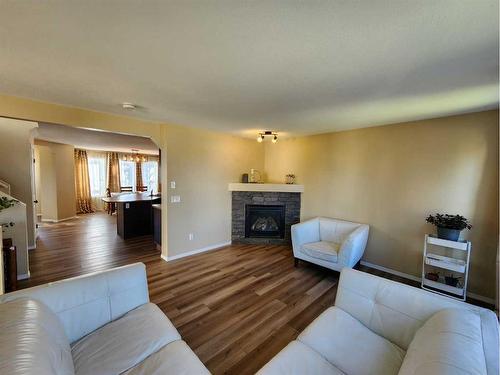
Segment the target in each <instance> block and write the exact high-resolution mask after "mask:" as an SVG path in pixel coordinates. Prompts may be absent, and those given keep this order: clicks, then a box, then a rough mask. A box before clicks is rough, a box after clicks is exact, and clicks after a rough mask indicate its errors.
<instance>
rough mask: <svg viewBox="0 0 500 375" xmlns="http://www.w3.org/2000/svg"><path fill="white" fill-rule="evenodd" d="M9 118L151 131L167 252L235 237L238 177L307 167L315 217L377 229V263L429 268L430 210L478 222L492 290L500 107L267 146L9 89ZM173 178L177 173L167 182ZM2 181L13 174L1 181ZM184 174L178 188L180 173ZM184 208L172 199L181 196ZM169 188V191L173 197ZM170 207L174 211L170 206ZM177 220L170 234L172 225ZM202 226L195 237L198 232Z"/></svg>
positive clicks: (479, 260) (4, 105) (479, 281)
mask: <svg viewBox="0 0 500 375" xmlns="http://www.w3.org/2000/svg"><path fill="white" fill-rule="evenodd" d="M0 116H7V117H14V118H22V119H27V120H33V121H37V120H38V121H44V122H53V123H59V124H65V125H72V126H80V127H89V128H96V129H103V130H108V131H117V132H123V133H127V134H136V135H142V136H150V137H151V138H152V139H153V140H154V141H155V142H156V143H157V144H158V145H159V146H160V148H161V149H162V184H163V192H164V196H165V198H166V199H164V200H163V202H164V204H163V205H162V206H163V208H164V209H163V224H162V227H163V236H164V238H163V241H162V242H163V243H164V244H166V243H168V244H169V247H168V249H167V248H166V247H165V246H164V247H163V254H164V255H166V256H169V257H171V256H175V255H178V254H180V253H182V252H188V251H190V250H194V249H199V248H203V247H207V246H211V245H214V244H217V243H222V242H225V241H227V240H228V239H229V238H230V232H229V231H230V226H229V223H230V210H229V207H230V200H229V199H230V198H229V196H230V195H229V194H228V193H227V183H228V182H230V181H237V180H238V179H239V177H240V174H241V173H243V172H245V171H246V170H248V169H250V168H261V169H264V168H262V167H261V166H260V165H262V166H263V165H265V170H266V172H267V174H268V175H269V177H270V179H271V180H274V181H279V182H281V181H283V178H284V175H285V174H286V173H295V174H296V175H297V178H298V182H303V183H304V184H305V185H306V192H305V193H304V196H303V216H304V218H307V217H311V216H315V215H326V216H335V217H342V218H345V219H350V220H359V221H363V222H368V223H370V224H371V225H372V231H371V237H370V243H369V246H368V249H367V252H366V255H365V259H366V260H367V261H369V262H372V263H376V264H379V265H382V266H385V267H389V268H393V269H396V270H399V271H402V272H407V273H410V274H413V275H416V276H419V273H420V267H421V266H420V263H421V253H422V243H423V238H422V235H423V234H424V233H425V232H427V231H430V230H431V229H432V228H430V227H428V226H427V225H426V224H425V222H424V218H425V216H426V215H427V213H429V212H434V211H437V210H442V211H444V210H446V211H459V212H461V213H462V214H464V215H466V216H468V217H470V218H471V220H472V221H473V223H474V224H475V228H474V229H473V231H471V232H470V233H468V234H467V235H468V236H469V237H470V239H471V240H472V241H473V253H472V254H473V255H472V268H471V286H470V288H471V291H473V292H476V293H479V294H482V295H485V296H489V297H492V298H493V296H494V287H493V285H494V282H495V254H496V246H497V245H496V241H497V238H498V235H497V232H498V225H497V222H498V215H497V214H498V213H497V211H498V191H497V190H498V155H497V154H498V134H497V133H498V128H497V126H498V112H497V111H490V112H483V113H477V114H470V115H464V116H456V117H449V118H444V119H436V120H429V121H420V122H415V123H408V124H400V125H390V126H384V127H377V128H371V129H362V130H355V131H348V132H341V133H333V134H328V135H320V136H311V137H301V138H296V139H293V140H289V141H284V140H280V141H279V142H278V143H277V144H276V145H274V144H266V146H265V150H266V152H265V161H264V158H263V154H262V153H261V154H260V155H259V148H258V147H264V146H262V145H260V146H259V145H258V144H257V142H255V141H254V140H253V139H252V140H248V141H247V140H241V139H239V138H234V137H231V136H226V135H222V134H220V133H211V132H204V131H199V130H193V129H189V128H180V127H175V126H170V125H166V124H160V123H152V122H147V121H141V120H136V119H131V118H126V117H122V116H114V115H108V114H103V113H98V112H92V111H86V110H82V109H76V108H68V107H64V106H59V105H54V104H48V103H42V102H37V101H32V100H28V99H22V98H15V97H9V96H1V95H0ZM167 174H168V179H167ZM0 178H1V177H0ZM171 180H175V181H176V182H177V189H176V190H175V191H173V190H171V189H170V188H169V185H168V183H167V182H168V181H171ZM172 193H173V194H175V195H180V196H181V199H182V202H181V203H180V204H171V203H168V204H167V200H168V198H169V196H170V195H171V194H172ZM167 194H168V195H167ZM167 208H168V210H167ZM167 222H168V225H169V230H170V231H169V233H167ZM189 233H194V234H195V238H194V240H193V241H189V240H188V239H187V236H188V234H189Z"/></svg>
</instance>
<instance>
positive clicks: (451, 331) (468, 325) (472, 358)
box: [399, 309, 487, 375]
mask: <svg viewBox="0 0 500 375" xmlns="http://www.w3.org/2000/svg"><path fill="white" fill-rule="evenodd" d="M486 373H487V371H486V362H485V358H484V351H483V340H482V332H481V318H480V316H479V314H477V313H475V312H472V311H468V310H464V309H444V310H442V311H440V312H438V313H436V314H434V315H433V316H432V317H431V318H429V320H427V321H426V322H425V323H424V325H423V326H422V327H421V328H420V329H419V330H418V331H417V333H416V334H415V337H414V339H413V341H412V342H411V343H410V346H409V348H408V351H407V353H406V357H405V359H404V361H403V365H402V367H401V370H400V372H399V374H400V375H410V374H411V375H413V374H427V375H433V374H436V375H437V374H444V375H447V374H449V375H452V374H453V375H455V374H486Z"/></svg>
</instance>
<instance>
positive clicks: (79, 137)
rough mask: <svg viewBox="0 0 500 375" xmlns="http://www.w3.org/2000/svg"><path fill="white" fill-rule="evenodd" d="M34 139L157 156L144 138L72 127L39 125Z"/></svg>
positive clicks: (148, 141) (156, 152) (101, 149)
mask: <svg viewBox="0 0 500 375" xmlns="http://www.w3.org/2000/svg"><path fill="white" fill-rule="evenodd" d="M34 138H35V139H40V140H42V141H49V142H56V143H63V144H67V145H72V146H75V147H76V148H82V149H86V150H100V151H116V152H125V153H127V152H129V153H130V152H132V151H133V150H134V151H137V152H138V153H141V154H149V155H158V154H159V150H158V146H156V144H155V143H154V142H153V141H152V140H151V139H150V138H146V137H138V136H135V135H127V134H119V133H110V132H104V131H98V130H91V129H81V128H74V127H72V126H65V125H56V124H45V123H39V124H38V128H36V132H35V134H34Z"/></svg>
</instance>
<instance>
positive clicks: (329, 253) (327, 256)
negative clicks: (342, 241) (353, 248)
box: [302, 241, 339, 263]
mask: <svg viewBox="0 0 500 375" xmlns="http://www.w3.org/2000/svg"><path fill="white" fill-rule="evenodd" d="M338 251H339V245H338V244H336V243H333V242H328V241H319V242H310V243H306V244H304V245H302V252H303V253H304V254H306V255H309V256H310V257H313V258H317V259H322V260H326V261H327V262H333V263H337V252H338Z"/></svg>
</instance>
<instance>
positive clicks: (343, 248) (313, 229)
mask: <svg viewBox="0 0 500 375" xmlns="http://www.w3.org/2000/svg"><path fill="white" fill-rule="evenodd" d="M369 230H370V227H369V226H368V225H366V224H359V223H352V222H350V221H343V220H337V219H329V218H324V217H317V218H314V219H311V220H307V221H304V222H303V223H299V224H295V225H292V246H293V256H294V257H295V265H297V263H298V260H299V259H302V260H305V261H308V262H311V263H314V264H317V265H320V266H323V267H326V268H330V269H332V270H335V271H341V270H342V268H344V267H349V268H352V267H353V266H354V265H355V264H356V263H357V262H358V261H359V260H360V259H361V257H362V256H363V253H364V252H365V247H366V242H367V241H368V232H369Z"/></svg>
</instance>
